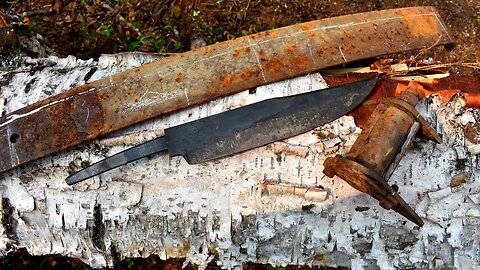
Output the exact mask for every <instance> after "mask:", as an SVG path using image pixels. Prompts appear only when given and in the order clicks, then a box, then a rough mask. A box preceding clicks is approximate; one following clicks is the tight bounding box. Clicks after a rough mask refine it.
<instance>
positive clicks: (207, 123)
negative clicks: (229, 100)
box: [66, 79, 376, 185]
mask: <svg viewBox="0 0 480 270" xmlns="http://www.w3.org/2000/svg"><path fill="white" fill-rule="evenodd" d="M375 83H376V79H370V80H365V81H360V82H355V83H352V84H347V85H343V86H340V87H336V88H329V89H322V90H317V91H312V92H309V93H304V94H298V95H293V96H288V97H281V98H273V99H267V100H264V101H261V102H258V103H254V104H251V105H247V106H243V107H240V108H237V109H233V110H230V111H226V112H224V113H220V114H216V115H212V116H209V117H205V118H202V119H199V120H196V121H192V122H188V123H185V124H182V125H179V126H175V127H171V128H168V129H166V130H165V135H164V136H163V137H159V138H156V139H153V140H150V141H148V142H145V143H143V144H140V145H138V146H134V147H132V148H130V149H127V150H125V151H122V152H120V153H118V154H115V155H113V156H110V157H108V158H106V159H104V160H101V161H99V162H97V163H95V164H93V165H91V166H89V167H87V168H85V169H83V170H81V171H79V172H77V173H74V174H72V175H70V176H69V177H68V178H67V179H66V182H67V184H69V185H72V184H75V183H78V182H80V181H83V180H85V179H88V178H90V177H93V176H95V175H98V174H100V173H103V172H106V171H109V170H111V169H113V168H116V167H119V166H121V165H124V164H127V163H129V162H132V161H135V160H138V159H140V158H143V157H147V156H150V155H153V154H156V153H159V152H163V151H168V154H169V155H170V156H183V157H184V158H185V160H186V161H187V162H188V163H189V164H197V163H202V162H206V161H209V160H213V159H217V158H221V157H225V156H228V155H232V154H235V153H239V152H243V151H246V150H249V149H253V148H256V147H260V146H263V145H266V144H268V143H271V142H275V141H278V140H282V139H286V138H289V137H292V136H295V135H298V134H302V133H305V132H308V131H310V130H312V129H314V128H316V127H319V126H322V125H324V124H326V123H328V122H330V121H332V120H334V119H336V118H339V117H340V116H342V115H344V114H346V113H348V112H349V111H351V110H352V109H354V108H355V107H357V106H358V105H359V104H360V103H361V102H362V101H363V100H364V99H365V98H366V97H367V96H368V94H369V93H370V92H371V91H372V90H373V88H374V86H375Z"/></svg>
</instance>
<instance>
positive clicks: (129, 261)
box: [127, 258, 135, 269]
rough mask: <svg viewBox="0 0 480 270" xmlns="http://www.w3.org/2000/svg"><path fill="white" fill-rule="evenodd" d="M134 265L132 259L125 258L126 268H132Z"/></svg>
mask: <svg viewBox="0 0 480 270" xmlns="http://www.w3.org/2000/svg"><path fill="white" fill-rule="evenodd" d="M134 265H135V262H134V261H133V260H132V259H130V258H129V259H127V268H128V269H132V267H133V266H134Z"/></svg>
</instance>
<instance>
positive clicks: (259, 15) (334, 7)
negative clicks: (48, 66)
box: [0, 0, 480, 74]
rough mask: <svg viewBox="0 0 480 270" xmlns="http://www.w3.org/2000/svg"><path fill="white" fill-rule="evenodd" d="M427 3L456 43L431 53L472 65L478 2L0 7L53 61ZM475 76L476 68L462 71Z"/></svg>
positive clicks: (81, 0)
mask: <svg viewBox="0 0 480 270" xmlns="http://www.w3.org/2000/svg"><path fill="white" fill-rule="evenodd" d="M418 5H431V6H435V7H436V8H437V9H438V11H439V13H440V15H441V17H442V18H443V19H444V20H445V21H446V24H447V25H448V27H449V28H450V30H451V33H452V36H453V37H454V38H455V40H456V42H457V44H458V45H457V46H456V47H454V48H453V49H452V50H450V51H448V52H445V51H435V52H433V53H432V54H431V55H428V56H432V57H434V58H435V60H440V61H442V62H444V63H474V62H477V63H478V62H480V1H478V0H423V1H420V0H332V1H319V0H289V1H286V0H188V1H187V0H78V1H73V0H6V1H1V3H0V10H3V11H4V13H6V14H7V16H8V19H9V21H10V23H12V24H13V25H15V28H16V29H17V31H23V32H28V33H30V34H32V35H34V36H36V37H37V38H38V39H40V40H41V41H42V42H43V43H44V44H46V45H47V46H49V47H50V48H53V49H54V50H55V51H56V52H57V54H58V55H59V56H67V55H74V56H77V57H79V58H82V59H88V58H92V57H94V58H96V57H98V56H99V55H100V54H105V53H115V52H123V51H144V52H157V53H176V52H182V51H186V50H190V49H191V48H195V47H198V46H203V45H208V44H212V43H215V42H219V41H224V40H227V39H233V38H235V37H238V36H242V35H248V34H252V33H256V32H260V31H264V30H268V29H272V28H277V27H281V26H286V25H290V24H295V23H300V22H305V21H310V20H316V19H322V18H328V17H332V16H338V15H344V14H351V13H356V12H365V11H371V10H379V9H388V8H398V7H407V6H418ZM467 72H469V73H476V74H478V71H476V72H475V71H467Z"/></svg>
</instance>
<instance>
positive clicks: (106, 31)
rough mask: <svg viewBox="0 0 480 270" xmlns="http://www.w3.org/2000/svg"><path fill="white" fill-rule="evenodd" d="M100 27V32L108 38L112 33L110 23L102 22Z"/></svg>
mask: <svg viewBox="0 0 480 270" xmlns="http://www.w3.org/2000/svg"><path fill="white" fill-rule="evenodd" d="M100 29H101V30H102V31H101V32H100V34H101V35H102V36H104V37H106V38H110V37H111V36H112V34H113V27H112V25H111V24H102V25H101V26H100Z"/></svg>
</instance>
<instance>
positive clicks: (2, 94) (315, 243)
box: [0, 54, 480, 269]
mask: <svg viewBox="0 0 480 270" xmlns="http://www.w3.org/2000/svg"><path fill="white" fill-rule="evenodd" d="M156 57H157V56H152V55H144V54H117V55H104V56H102V57H101V58H100V59H98V61H97V60H88V61H83V60H79V59H76V58H74V57H68V58H64V59H60V58H56V57H49V58H39V59H32V58H22V57H21V58H17V59H15V61H14V62H15V63H13V64H12V67H17V68H16V69H10V70H9V71H4V72H2V73H1V76H0V82H1V91H0V112H1V113H3V114H5V113H8V112H11V111H14V110H16V109H19V108H21V107H23V106H25V105H27V104H31V103H33V102H35V101H38V100H40V99H43V98H46V97H48V96H51V95H53V94H57V93H59V92H62V91H65V90H67V89H69V88H70V87H74V86H78V85H82V84H84V83H86V82H88V81H93V80H96V79H98V78H101V77H103V76H106V75H110V74H113V73H116V72H119V71H122V70H125V69H127V68H131V67H134V66H138V65H141V64H143V63H146V62H149V61H152V60H154V59H156ZM322 87H323V88H324V87H327V85H326V83H325V82H324V80H323V79H322V77H321V75H320V74H310V75H307V76H304V77H298V78H294V79H292V80H287V81H283V82H279V83H275V84H270V85H266V86H262V87H258V88H256V89H251V90H250V91H245V92H242V93H239V94H236V95H234V96H229V97H226V98H223V99H219V100H215V101H212V102H210V103H208V104H203V105H200V106H196V107H193V108H190V109H187V110H183V111H180V112H177V113H173V114H171V115H168V116H165V117H162V118H159V119H155V120H153V121H150V122H147V123H144V124H141V125H137V126H134V127H132V128H129V129H127V130H124V131H122V132H118V133H116V134H112V135H110V136H108V137H106V138H103V139H100V140H97V141H94V142H91V143H89V144H85V145H82V146H80V147H77V148H75V149H73V150H70V151H66V152H64V153H62V154H59V155H56V156H53V157H50V158H45V159H43V160H41V161H37V162H35V163H33V164H30V165H28V166H24V167H21V168H19V169H17V170H14V171H12V172H9V173H6V174H3V175H2V176H0V180H1V182H0V187H1V196H2V197H1V198H2V204H1V207H2V209H1V211H0V215H1V219H2V226H0V235H1V238H0V252H1V253H3V254H5V253H7V252H8V250H9V249H10V248H11V247H26V248H27V249H28V251H29V252H30V253H32V254H35V255H41V254H52V253H60V254H63V255H68V256H74V257H79V258H81V259H83V260H84V261H85V262H87V263H88V264H90V265H91V266H93V267H103V266H111V265H112V264H113V263H114V262H116V261H117V260H120V259H122V258H125V257H132V256H133V257H136V256H144V257H146V256H148V255H149V254H152V253H155V254H159V255H160V257H162V258H164V259H165V258H169V257H185V258H186V259H187V262H192V263H194V264H197V265H198V266H199V267H200V269H202V268H204V267H205V266H206V265H207V263H208V262H209V261H211V260H216V261H217V264H219V265H220V266H221V267H222V268H224V269H235V268H241V267H242V265H243V264H244V263H245V262H256V263H270V264H273V265H287V264H307V265H327V266H346V267H351V268H352V269H404V268H415V269H427V268H428V269H432V268H434V267H435V269H440V268H452V267H453V268H457V269H478V268H479V267H480V265H479V264H480V262H479V260H480V259H479V258H480V256H479V255H480V229H479V224H480V206H479V204H480V185H479V164H478V154H479V153H480V144H478V143H479V141H480V140H472V141H473V142H472V141H469V140H468V139H465V136H464V130H465V127H467V126H470V127H478V123H479V120H480V115H479V110H474V109H469V108H465V106H464V102H463V99H462V97H461V96H458V97H456V98H455V99H454V100H452V101H451V102H449V103H441V102H440V99H439V98H437V97H433V98H430V99H427V100H424V101H423V102H421V103H420V104H419V105H418V106H417V108H418V109H419V110H420V111H421V113H422V114H423V115H424V116H425V117H426V118H427V119H428V121H430V122H431V123H433V126H434V127H436V128H437V130H438V131H439V132H440V133H441V134H442V136H443V139H444V143H443V144H440V145H437V144H434V143H432V142H428V141H425V140H420V139H417V140H416V141H415V142H414V147H413V149H411V150H410V151H408V152H407V155H406V157H405V158H403V160H402V161H401V162H400V165H399V166H398V168H397V169H396V171H395V173H394V174H393V176H392V177H391V178H390V184H396V185H398V186H399V190H400V193H401V196H402V197H404V198H405V199H406V201H407V202H408V203H409V204H410V205H412V206H414V208H415V210H416V211H417V213H419V215H420V216H421V217H422V218H423V219H424V220H425V223H426V224H425V226H424V227H423V228H419V227H417V226H415V225H414V224H413V223H411V222H408V221H406V220H405V219H403V218H402V217H401V216H400V215H398V214H395V213H392V212H391V211H386V210H384V209H383V208H381V207H380V206H378V204H377V202H376V201H375V200H374V199H372V198H370V197H368V196H367V195H364V194H361V193H360V192H358V191H356V190H354V189H353V188H351V187H350V186H349V185H348V184H346V183H345V182H343V181H342V180H341V179H339V178H334V179H329V178H327V177H325V176H324V175H323V174H322V169H323V166H322V164H323V161H324V160H325V158H326V157H327V156H331V155H335V154H339V153H340V154H341V153H345V152H346V151H348V149H349V147H350V146H351V145H352V144H353V142H354V140H355V138H356V136H357V135H358V134H359V132H360V129H359V128H358V127H356V126H355V123H354V121H353V119H352V118H351V117H342V118H340V119H338V120H336V121H333V122H332V123H329V124H327V125H325V126H323V127H319V128H318V129H316V130H314V131H312V132H308V133H306V134H302V135H300V136H297V137H295V138H291V139H288V140H285V141H282V142H277V143H274V144H271V145H268V146H266V147H261V148H258V149H254V150H251V151H247V152H245V153H242V154H239V155H235V156H232V157H227V158H223V159H220V160H216V161H212V162H207V163H204V164H200V165H188V164H187V163H186V162H185V161H184V160H183V159H182V158H181V157H174V158H169V157H167V156H166V155H156V156H153V157H150V158H144V159H142V160H139V161H137V162H134V163H132V164H129V165H126V166H123V167H121V168H118V169H115V170H113V171H111V172H109V173H106V174H104V175H101V176H97V177H94V178H93V179H91V180H88V181H85V182H83V183H81V184H79V185H75V186H72V187H70V186H67V185H66V184H65V182H64V179H65V177H66V176H67V175H68V174H69V173H70V172H72V171H74V170H78V169H80V167H81V166H82V164H84V163H85V162H90V163H91V162H95V161H98V160H100V159H102V158H104V157H106V156H108V155H111V154H114V153H116V152H118V151H121V150H122V149H125V148H126V147H128V146H130V145H131V144H136V143H139V142H141V141H143V140H146V139H149V138H152V137H156V136H160V135H161V131H162V129H164V128H166V127H170V126H173V125H178V124H180V123H184V122H187V121H191V120H195V119H198V118H201V117H205V116H208V115H211V114H215V113H219V112H221V111H225V110H228V109H231V108H234V107H238V106H241V105H245V104H248V103H252V102H256V101H259V100H262V99H265V98H270V97H273V96H282V95H288V94H295V93H300V92H305V91H310V90H312V89H316V88H322ZM469 130H470V132H471V131H472V130H473V131H474V133H475V131H478V130H479V129H478V128H477V129H475V128H473V129H472V128H470V129H469ZM476 135H477V136H478V135H479V134H476ZM479 137H480V136H479ZM460 178H461V179H460ZM452 180H454V181H452ZM452 183H454V184H452Z"/></svg>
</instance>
